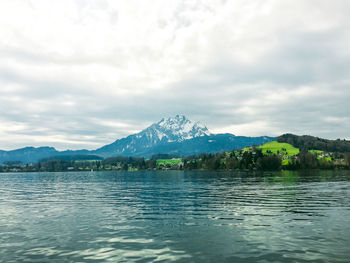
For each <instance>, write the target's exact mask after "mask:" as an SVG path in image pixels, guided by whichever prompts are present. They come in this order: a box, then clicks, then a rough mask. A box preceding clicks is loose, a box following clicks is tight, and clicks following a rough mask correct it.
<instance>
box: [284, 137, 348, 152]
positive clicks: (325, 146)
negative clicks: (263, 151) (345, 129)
mask: <svg viewBox="0 0 350 263" xmlns="http://www.w3.org/2000/svg"><path fill="white" fill-rule="evenodd" d="M277 141H278V142H284V143H289V144H291V145H293V146H294V147H296V148H300V149H301V150H302V149H305V150H320V151H327V152H340V153H345V152H350V141H347V140H340V139H338V140H327V139H322V138H318V137H314V136H310V135H303V136H298V135H294V134H283V135H281V136H279V137H277Z"/></svg>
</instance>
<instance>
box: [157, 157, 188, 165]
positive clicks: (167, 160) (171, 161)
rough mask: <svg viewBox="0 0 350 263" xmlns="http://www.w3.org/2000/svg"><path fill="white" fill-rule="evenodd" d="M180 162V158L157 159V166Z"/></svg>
mask: <svg viewBox="0 0 350 263" xmlns="http://www.w3.org/2000/svg"><path fill="white" fill-rule="evenodd" d="M181 161H182V160H181V158H177V159H158V160H157V165H166V164H171V165H174V164H177V163H180V162H181Z"/></svg>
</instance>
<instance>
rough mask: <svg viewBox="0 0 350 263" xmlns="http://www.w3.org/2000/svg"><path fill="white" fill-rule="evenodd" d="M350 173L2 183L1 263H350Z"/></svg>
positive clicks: (70, 176)
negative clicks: (173, 262)
mask: <svg viewBox="0 0 350 263" xmlns="http://www.w3.org/2000/svg"><path fill="white" fill-rule="evenodd" d="M349 260H350V171H302V172H289V171H282V172H274V173H248V172H247V173H246V172H205V171H195V172H193V171H164V172H162V171H140V172H78V173H74V172H71V173H27V174H24V173H14V174H0V262H6V263H8V262H170V261H175V262H349Z"/></svg>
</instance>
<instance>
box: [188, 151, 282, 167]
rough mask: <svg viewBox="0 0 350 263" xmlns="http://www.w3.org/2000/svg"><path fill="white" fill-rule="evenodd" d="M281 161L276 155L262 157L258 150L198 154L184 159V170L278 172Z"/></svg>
mask: <svg viewBox="0 0 350 263" xmlns="http://www.w3.org/2000/svg"><path fill="white" fill-rule="evenodd" d="M281 166H282V160H281V158H280V156H278V155H270V156H266V155H263V153H262V151H261V150H260V149H256V148H253V150H252V151H245V152H243V151H240V152H237V151H232V152H229V153H227V152H226V153H217V154H210V153H209V154H206V153H203V154H200V155H195V156H189V157H186V158H185V159H184V169H188V170H194V169H203V170H236V169H240V170H243V169H250V170H251V169H258V170H279V169H281Z"/></svg>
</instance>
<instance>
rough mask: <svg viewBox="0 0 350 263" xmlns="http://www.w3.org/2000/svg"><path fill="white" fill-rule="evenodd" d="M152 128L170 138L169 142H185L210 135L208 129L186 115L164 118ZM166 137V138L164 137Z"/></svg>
mask: <svg viewBox="0 0 350 263" xmlns="http://www.w3.org/2000/svg"><path fill="white" fill-rule="evenodd" d="M151 127H153V129H155V130H157V131H159V132H160V133H161V134H163V135H165V137H168V141H178V142H179V141H183V140H188V139H193V138H195V137H200V136H205V135H210V132H209V130H208V128H207V127H206V126H205V125H203V124H201V123H200V122H192V121H190V120H189V119H187V118H186V116H184V115H176V116H175V117H169V118H163V119H162V120H161V121H159V122H158V123H155V124H153V125H152V126H151ZM162 137H164V136H162Z"/></svg>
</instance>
